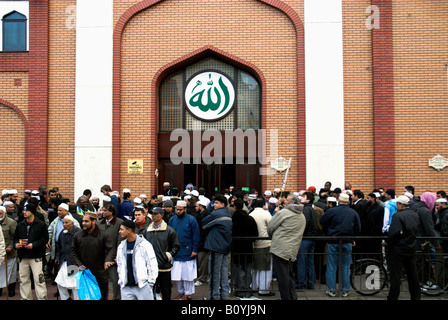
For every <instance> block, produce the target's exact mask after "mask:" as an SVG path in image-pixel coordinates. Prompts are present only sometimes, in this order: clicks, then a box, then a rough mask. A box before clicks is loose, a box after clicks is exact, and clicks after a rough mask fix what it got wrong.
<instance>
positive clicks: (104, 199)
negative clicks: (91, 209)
mask: <svg viewBox="0 0 448 320" xmlns="http://www.w3.org/2000/svg"><path fill="white" fill-rule="evenodd" d="M111 201H112V199H111V198H110V197H109V196H103V202H111Z"/></svg>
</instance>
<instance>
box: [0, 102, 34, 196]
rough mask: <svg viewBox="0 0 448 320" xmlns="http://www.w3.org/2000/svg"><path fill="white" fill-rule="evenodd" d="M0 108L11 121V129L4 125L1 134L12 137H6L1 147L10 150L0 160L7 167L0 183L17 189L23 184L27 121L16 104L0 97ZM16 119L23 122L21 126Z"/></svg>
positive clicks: (27, 130)
mask: <svg viewBox="0 0 448 320" xmlns="http://www.w3.org/2000/svg"><path fill="white" fill-rule="evenodd" d="M0 108H2V110H3V111H4V112H5V111H6V112H7V115H6V117H7V118H5V120H6V121H13V129H12V130H10V128H7V127H4V128H3V129H4V131H2V134H3V133H5V134H10V135H11V136H12V137H11V139H8V141H5V142H4V144H3V147H5V148H7V149H8V150H10V152H7V154H5V155H4V156H3V157H2V160H1V161H0V162H1V166H2V167H3V166H5V168H8V167H9V169H8V172H5V173H4V175H3V176H2V182H1V184H2V187H3V188H7V187H10V188H14V189H18V190H19V189H21V188H23V187H24V186H25V177H26V157H27V156H26V144H27V136H28V134H29V129H28V128H29V127H28V121H27V118H26V116H25V115H24V114H23V112H22V111H21V110H20V109H19V108H18V107H17V106H15V105H14V104H12V103H10V102H8V101H6V100H3V99H0ZM11 111H12V112H11ZM16 116H18V117H16ZM7 119H9V120H7ZM17 121H21V122H22V123H23V126H22V125H20V122H17ZM16 139H19V140H16ZM19 141H20V143H19ZM9 148H11V149H9Z"/></svg>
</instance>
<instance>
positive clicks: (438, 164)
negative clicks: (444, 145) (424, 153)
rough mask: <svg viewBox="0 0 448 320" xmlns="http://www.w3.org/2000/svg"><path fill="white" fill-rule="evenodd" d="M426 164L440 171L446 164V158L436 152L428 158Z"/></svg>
mask: <svg viewBox="0 0 448 320" xmlns="http://www.w3.org/2000/svg"><path fill="white" fill-rule="evenodd" d="M428 165H429V166H430V167H433V168H434V169H436V170H437V171H440V170H442V169H443V168H445V167H446V166H448V159H447V158H445V157H443V156H441V155H440V154H438V155H436V156H435V157H434V158H432V159H429V161H428Z"/></svg>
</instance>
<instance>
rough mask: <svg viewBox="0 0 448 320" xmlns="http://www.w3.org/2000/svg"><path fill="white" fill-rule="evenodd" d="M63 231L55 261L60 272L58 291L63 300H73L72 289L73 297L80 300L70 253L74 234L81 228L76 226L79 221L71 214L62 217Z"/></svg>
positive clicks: (57, 280) (57, 244)
mask: <svg viewBox="0 0 448 320" xmlns="http://www.w3.org/2000/svg"><path fill="white" fill-rule="evenodd" d="M61 221H62V225H63V228H64V229H63V231H62V232H61V234H60V235H59V238H58V240H57V242H56V250H55V252H56V256H55V263H56V265H58V268H57V269H58V270H59V271H58V274H57V276H56V279H55V282H56V283H57V285H58V292H59V295H60V297H61V300H71V298H70V290H71V291H72V293H73V299H74V300H78V292H77V290H76V280H75V279H74V277H73V276H74V273H72V272H74V271H73V269H72V268H73V263H72V259H71V255H70V248H71V246H72V242H73V236H74V234H75V233H76V232H78V231H80V230H81V229H80V228H79V227H78V226H76V225H75V224H77V221H76V220H75V219H74V218H73V217H72V216H71V215H70V214H66V215H65V216H64V217H61Z"/></svg>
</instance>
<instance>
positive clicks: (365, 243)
mask: <svg viewBox="0 0 448 320" xmlns="http://www.w3.org/2000/svg"><path fill="white" fill-rule="evenodd" d="M377 200H378V199H377V197H376V194H375V193H369V194H368V195H367V197H366V201H367V207H366V214H365V216H364V220H361V226H362V228H361V236H372V237H380V236H382V235H383V232H382V227H383V219H384V207H382V206H381V205H380V204H379V203H378V201H377ZM359 244H361V247H362V253H368V254H375V255H377V254H381V249H382V247H381V239H370V240H360V243H359ZM376 258H379V257H376Z"/></svg>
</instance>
